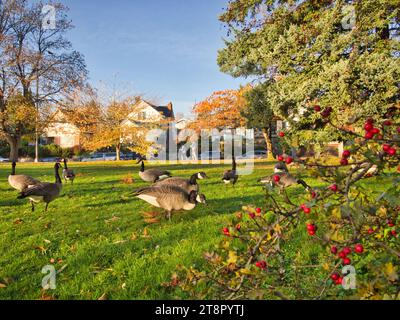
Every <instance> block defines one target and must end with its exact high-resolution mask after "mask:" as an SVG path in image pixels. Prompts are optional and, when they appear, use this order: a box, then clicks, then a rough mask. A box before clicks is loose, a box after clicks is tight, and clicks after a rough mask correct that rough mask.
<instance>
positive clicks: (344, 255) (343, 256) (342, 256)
mask: <svg viewBox="0 0 400 320" xmlns="http://www.w3.org/2000/svg"><path fill="white" fill-rule="evenodd" d="M338 257H339V258H341V259H344V258H346V254H345V253H344V252H343V251H340V252H339V254H338Z"/></svg>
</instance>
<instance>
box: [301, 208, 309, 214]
mask: <svg viewBox="0 0 400 320" xmlns="http://www.w3.org/2000/svg"><path fill="white" fill-rule="evenodd" d="M303 211H304V213H305V214H309V213H310V212H311V209H310V208H307V207H304V208H303Z"/></svg>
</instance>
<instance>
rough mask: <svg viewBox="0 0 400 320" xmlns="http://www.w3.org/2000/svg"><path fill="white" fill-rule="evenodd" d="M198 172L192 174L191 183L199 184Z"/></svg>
mask: <svg viewBox="0 0 400 320" xmlns="http://www.w3.org/2000/svg"><path fill="white" fill-rule="evenodd" d="M197 178H198V177H197V173H195V174H192V175H191V176H190V179H189V183H190V184H191V185H195V184H197Z"/></svg>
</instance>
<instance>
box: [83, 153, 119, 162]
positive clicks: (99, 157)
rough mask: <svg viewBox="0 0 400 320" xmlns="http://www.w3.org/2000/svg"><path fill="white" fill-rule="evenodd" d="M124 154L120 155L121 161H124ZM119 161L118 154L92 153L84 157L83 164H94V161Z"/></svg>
mask: <svg viewBox="0 0 400 320" xmlns="http://www.w3.org/2000/svg"><path fill="white" fill-rule="evenodd" d="M124 157H125V156H124V154H123V153H122V152H121V153H120V158H121V160H123V159H124ZM115 160H117V153H116V152H104V153H92V154H91V155H90V156H88V157H83V158H82V160H81V161H82V162H93V161H115Z"/></svg>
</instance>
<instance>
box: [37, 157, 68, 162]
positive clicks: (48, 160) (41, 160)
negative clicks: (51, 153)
mask: <svg viewBox="0 0 400 320" xmlns="http://www.w3.org/2000/svg"><path fill="white" fill-rule="evenodd" d="M62 160H63V159H61V158H60V157H48V158H41V159H40V162H62Z"/></svg>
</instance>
